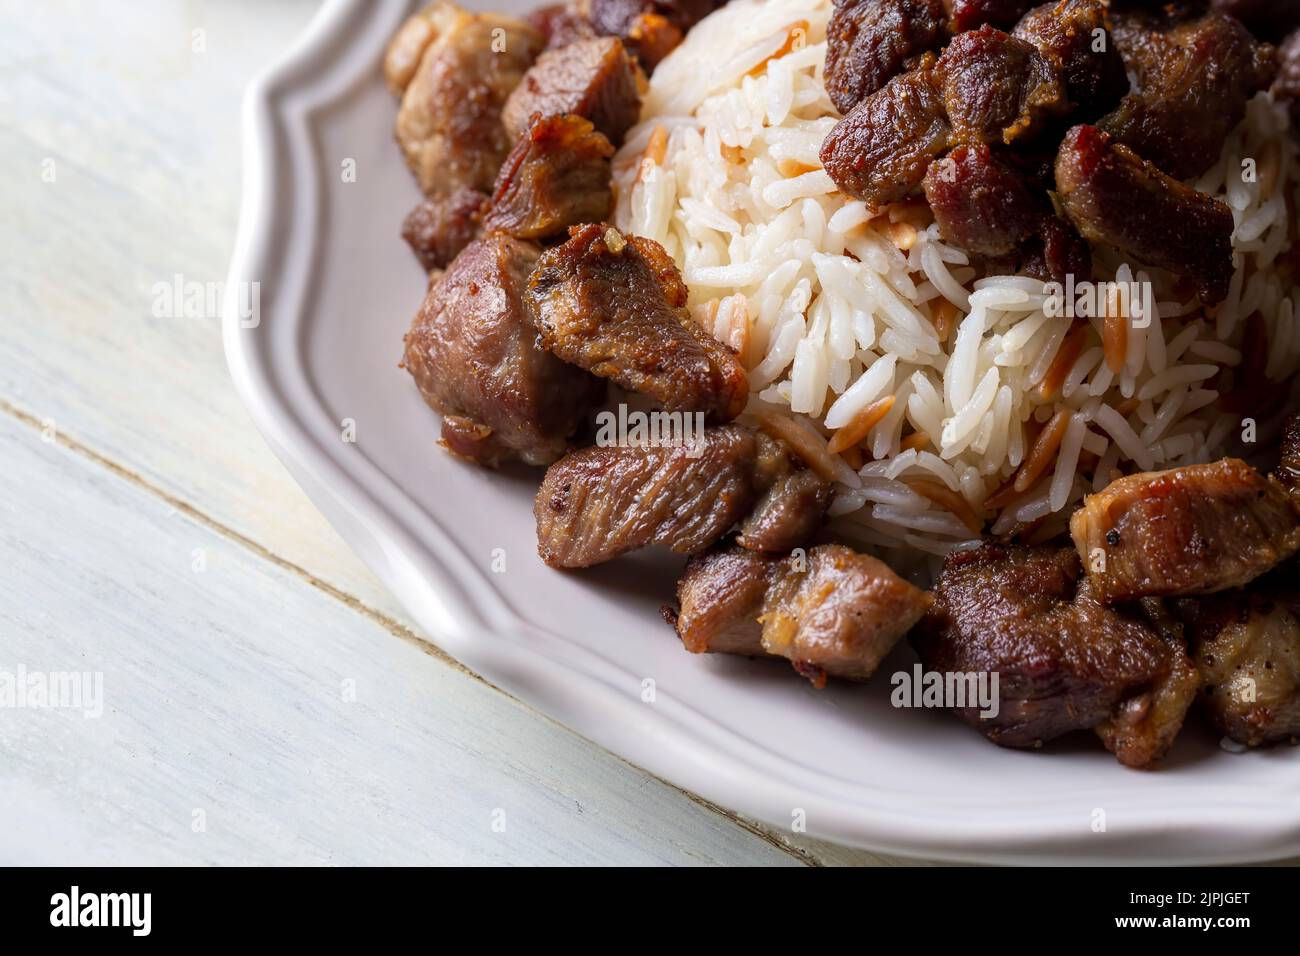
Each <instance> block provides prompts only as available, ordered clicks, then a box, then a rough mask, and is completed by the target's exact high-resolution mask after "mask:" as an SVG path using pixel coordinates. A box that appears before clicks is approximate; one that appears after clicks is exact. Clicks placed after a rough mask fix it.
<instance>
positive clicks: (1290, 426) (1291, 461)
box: [1273, 413, 1300, 495]
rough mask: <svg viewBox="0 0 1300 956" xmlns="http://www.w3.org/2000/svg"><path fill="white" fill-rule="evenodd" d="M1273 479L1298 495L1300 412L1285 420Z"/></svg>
mask: <svg viewBox="0 0 1300 956" xmlns="http://www.w3.org/2000/svg"><path fill="white" fill-rule="evenodd" d="M1273 480H1274V481H1276V482H1277V483H1278V484H1280V485H1281V486H1282V487H1283V488H1285V489H1286V490H1287V491H1289V492H1290V493H1291V494H1292V495H1300V413H1298V414H1295V415H1292V416H1291V417H1290V418H1288V419H1287V421H1286V428H1285V429H1284V430H1283V432H1282V456H1281V460H1280V461H1279V462H1278V466H1277V470H1276V471H1275V472H1273Z"/></svg>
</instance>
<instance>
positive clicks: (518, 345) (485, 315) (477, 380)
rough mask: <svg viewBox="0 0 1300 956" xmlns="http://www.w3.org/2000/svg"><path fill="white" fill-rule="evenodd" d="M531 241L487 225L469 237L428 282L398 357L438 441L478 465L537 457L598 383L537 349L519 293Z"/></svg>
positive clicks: (552, 452) (558, 438)
mask: <svg viewBox="0 0 1300 956" xmlns="http://www.w3.org/2000/svg"><path fill="white" fill-rule="evenodd" d="M540 252H541V250H540V249H538V248H537V246H535V245H533V244H532V243H529V242H520V241H519V240H516V239H512V238H510V237H508V236H505V235H501V234H497V235H492V236H488V237H486V238H483V239H479V240H476V241H475V242H472V243H471V244H470V245H468V246H466V247H465V249H464V251H462V252H461V254H460V255H459V256H457V257H456V259H455V261H454V262H452V264H451V266H450V268H448V269H447V272H446V274H445V275H444V276H443V277H442V278H441V279H439V280H437V281H436V282H434V283H432V284H431V285H430V288H429V292H428V295H427V296H426V297H425V300H424V304H423V305H422V306H421V307H420V311H419V313H418V314H417V315H416V317H415V321H414V322H413V323H412V325H411V331H410V332H409V333H408V334H407V336H406V354H405V358H404V362H403V364H404V365H405V367H406V369H407V371H409V372H410V373H411V375H412V376H413V377H414V378H415V382H416V384H417V385H418V386H419V388H420V393H421V394H422V395H423V396H424V400H425V401H426V402H427V403H428V404H429V406H430V407H431V408H432V409H433V410H434V411H436V412H438V413H440V414H441V415H442V416H443V425H442V432H443V441H444V442H445V443H446V445H447V447H448V448H449V449H450V450H452V451H454V452H456V453H457V454H460V455H463V456H464V457H467V458H472V459H474V460H476V461H478V462H480V463H482V464H486V465H495V464H497V463H499V462H501V461H505V460H509V459H514V458H517V459H519V460H521V461H524V462H526V463H528V464H530V465H545V464H548V463H550V462H552V461H554V460H555V459H557V458H559V457H560V456H561V455H562V454H564V451H565V447H566V444H567V443H566V441H565V439H567V438H568V437H569V436H570V435H572V434H573V433H574V431H575V430H576V429H577V428H578V425H579V424H580V423H581V422H582V420H583V419H584V417H585V416H586V414H587V413H588V411H589V409H590V408H591V407H592V405H593V404H594V403H597V402H599V401H600V400H601V398H602V397H603V394H604V387H603V384H602V383H601V382H600V381H599V380H598V379H594V378H592V376H590V375H588V374H587V373H586V372H584V371H582V370H581V369H578V368H574V367H573V366H572V365H567V364H565V363H564V362H562V361H560V360H559V359H557V358H556V357H555V356H553V355H551V354H549V353H547V352H544V351H542V350H541V349H539V348H538V347H537V345H536V341H535V340H536V337H537V334H536V332H535V330H534V329H533V327H532V323H531V322H530V321H529V319H528V315H527V312H526V310H525V307H524V302H523V299H522V295H523V291H524V285H525V283H526V282H527V278H528V273H529V271H530V270H531V269H532V267H533V264H534V263H535V262H536V261H537V257H538V255H539V254H540Z"/></svg>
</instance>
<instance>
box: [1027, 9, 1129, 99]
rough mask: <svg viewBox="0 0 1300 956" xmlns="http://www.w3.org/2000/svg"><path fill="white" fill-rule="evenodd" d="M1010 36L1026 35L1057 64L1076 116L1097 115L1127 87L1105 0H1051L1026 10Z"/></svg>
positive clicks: (1125, 75)
mask: <svg viewBox="0 0 1300 956" xmlns="http://www.w3.org/2000/svg"><path fill="white" fill-rule="evenodd" d="M1012 35H1013V36H1016V37H1019V38H1020V39H1022V40H1028V41H1029V42H1030V43H1032V44H1033V45H1034V46H1035V47H1037V48H1038V52H1039V53H1040V54H1041V55H1042V56H1043V58H1044V59H1045V60H1047V62H1048V63H1050V64H1052V66H1054V67H1055V68H1056V70H1057V72H1058V73H1059V74H1060V77H1061V80H1062V81H1063V82H1064V83H1065V92H1066V95H1067V96H1068V97H1069V98H1070V104H1071V106H1072V107H1073V112H1074V113H1075V114H1076V115H1075V119H1076V121H1080V120H1087V121H1091V120H1093V119H1096V118H1097V117H1098V116H1100V115H1101V114H1102V113H1104V112H1106V111H1107V110H1109V109H1111V108H1112V107H1113V106H1114V105H1115V104H1116V103H1118V102H1119V100H1120V97H1122V96H1124V94H1125V93H1127V92H1128V90H1129V81H1128V74H1127V73H1125V72H1124V59H1123V57H1121V56H1120V53H1119V48H1118V47H1117V46H1116V45H1115V43H1114V42H1112V39H1111V36H1110V34H1109V33H1108V32H1107V29H1106V7H1105V5H1104V4H1102V3H1101V0H1060V2H1057V0H1052V2H1051V3H1045V4H1043V5H1042V6H1040V7H1035V8H1034V9H1033V10H1030V11H1029V12H1028V13H1027V14H1025V16H1024V18H1023V19H1022V20H1021V21H1020V22H1019V23H1018V24H1016V28H1015V30H1014V31H1013V32H1012ZM1097 47H1100V49H1097Z"/></svg>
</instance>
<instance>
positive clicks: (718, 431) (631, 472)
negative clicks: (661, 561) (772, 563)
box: [533, 425, 756, 568]
mask: <svg viewBox="0 0 1300 956" xmlns="http://www.w3.org/2000/svg"><path fill="white" fill-rule="evenodd" d="M755 454H756V449H755V444H754V435H753V433H752V432H750V431H749V430H748V429H746V428H741V427H740V426H738V425H723V426H719V427H717V428H710V429H706V430H705V432H704V435H703V437H702V439H700V441H699V442H698V443H695V444H691V443H678V444H675V445H667V444H661V445H632V446H626V447H608V448H602V447H599V446H592V447H589V448H583V449H581V450H579V451H575V452H572V453H571V454H569V455H567V456H566V457H564V458H562V459H560V461H558V462H556V463H555V464H554V465H552V466H551V467H550V468H548V469H547V471H546V477H545V478H544V479H543V480H542V486H541V488H540V489H538V492H537V500H536V503H535V505H534V507H533V514H534V516H535V517H536V518H537V552H538V554H540V555H541V556H542V560H543V561H545V562H546V563H547V564H549V565H550V566H551V567H553V568H585V567H590V566H591V565H593V564H600V563H601V562H603V561H609V560H610V559H612V558H616V557H618V556H619V555H620V554H625V553H627V552H628V551H635V550H637V549H638V548H644V547H647V546H649V545H663V546H664V547H667V548H670V549H672V550H673V551H676V552H678V553H679V554H695V553H696V552H698V551H703V550H704V549H705V548H707V547H708V546H709V545H711V544H713V543H714V542H715V541H717V540H718V539H719V538H721V537H722V536H723V535H724V534H726V533H727V531H728V530H729V529H730V528H731V526H732V525H734V524H735V523H736V522H737V521H739V520H740V519H741V518H743V517H744V516H745V514H746V513H747V512H748V511H749V508H750V506H751V505H752V504H753V503H754V485H753V473H754V459H755Z"/></svg>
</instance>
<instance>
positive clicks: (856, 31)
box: [826, 0, 948, 114]
mask: <svg viewBox="0 0 1300 956" xmlns="http://www.w3.org/2000/svg"><path fill="white" fill-rule="evenodd" d="M945 17H946V11H945V10H944V7H943V2H942V0H835V12H834V13H833V14H832V15H831V21H830V24H829V25H828V26H827V27H826V92H827V93H828V94H829V95H830V98H831V102H832V103H834V104H835V108H836V109H837V110H839V111H840V112H841V113H846V114H847V113H848V112H849V111H850V110H851V109H853V107H855V106H857V105H858V104H859V103H860V102H862V101H863V100H864V99H866V98H867V97H868V96H870V95H871V94H872V93H874V92H876V90H878V89H880V88H881V87H882V86H884V85H885V84H886V83H888V82H889V81H890V80H891V79H892V78H893V77H894V76H896V75H897V74H898V73H901V72H902V71H903V65H904V64H905V63H906V62H907V61H908V60H910V59H912V58H913V57H916V56H919V55H920V54H922V53H925V52H926V51H927V50H937V49H938V48H939V47H940V46H942V45H943V43H944V42H945V41H946V40H947V38H948V33H947V30H946V29H945V27H944V21H945Z"/></svg>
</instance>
